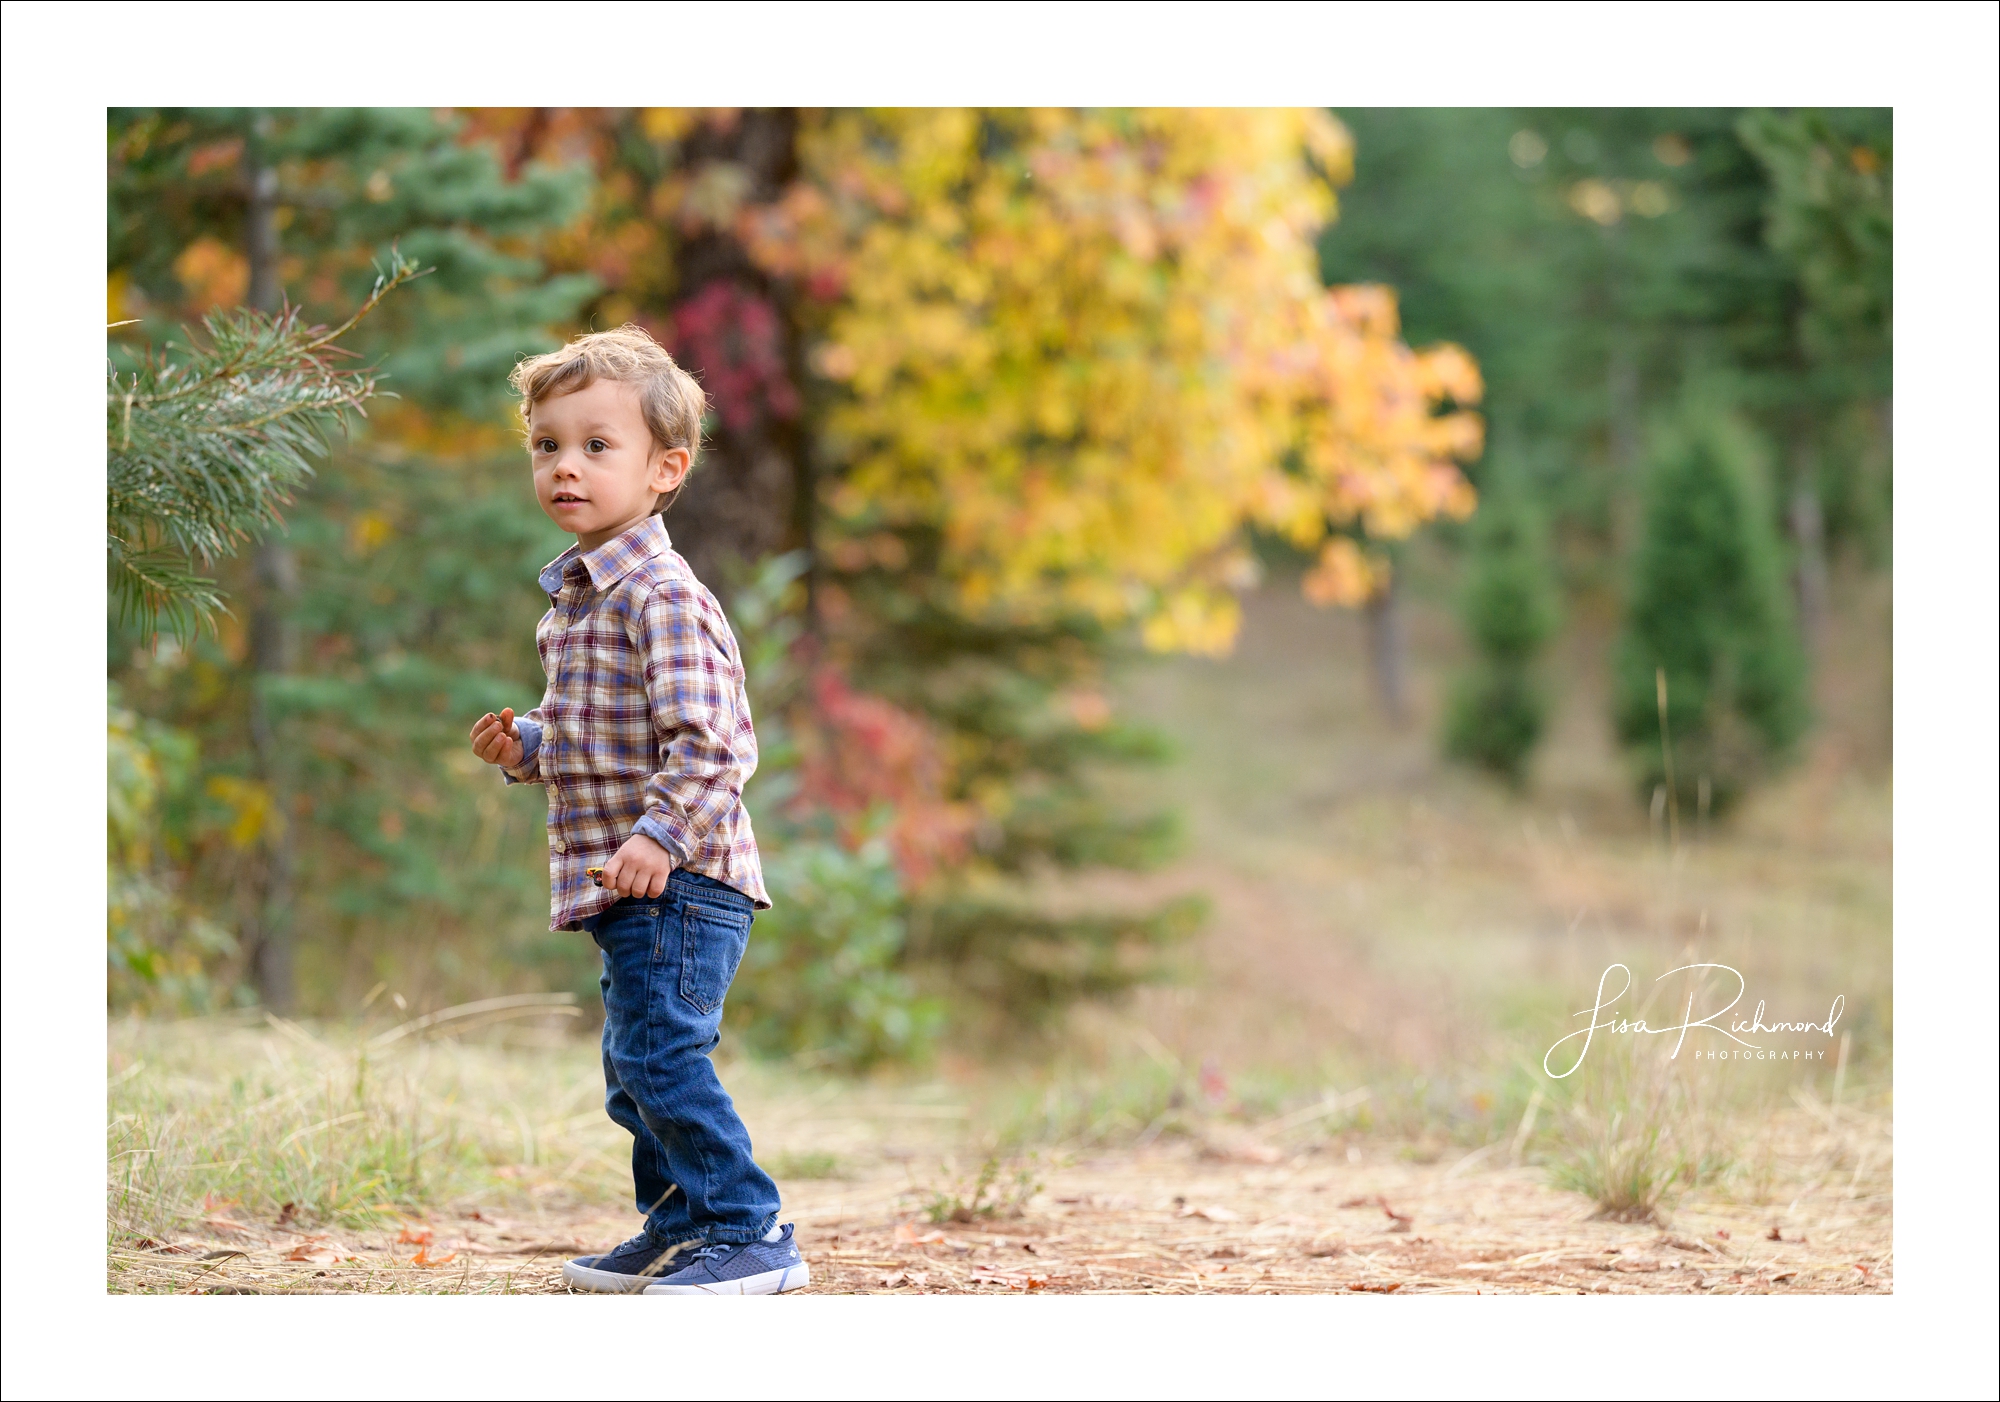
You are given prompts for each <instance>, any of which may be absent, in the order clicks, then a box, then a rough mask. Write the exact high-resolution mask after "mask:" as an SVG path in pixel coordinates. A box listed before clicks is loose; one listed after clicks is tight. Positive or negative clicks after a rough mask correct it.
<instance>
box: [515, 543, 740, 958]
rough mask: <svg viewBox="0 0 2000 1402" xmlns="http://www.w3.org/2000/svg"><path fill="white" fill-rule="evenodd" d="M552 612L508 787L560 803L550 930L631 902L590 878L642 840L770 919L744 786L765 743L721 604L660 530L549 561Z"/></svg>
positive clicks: (554, 816)
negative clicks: (539, 683) (525, 787)
mask: <svg viewBox="0 0 2000 1402" xmlns="http://www.w3.org/2000/svg"><path fill="white" fill-rule="evenodd" d="M541 585H542V590H543V592H544V593H546V594H547V595H548V596H549V603H550V605H551V606H552V607H551V608H550V609H549V611H548V612H547V613H545V614H543V615H542V621H541V623H540V625H539V626H538V627H537V628H536V629H535V646H536V648H537V649H538V650H539V651H540V653H541V655H542V670H543V671H544V672H545V673H547V674H548V679H549V683H548V690H547V691H545V692H544V693H543V695H542V704H541V705H539V706H537V707H535V709H534V710H532V711H529V712H528V713H527V714H526V715H525V716H522V717H520V718H519V719H518V720H517V721H516V722H515V727H516V729H517V730H518V731H519V733H520V737H521V750H522V754H521V762H520V763H519V764H518V765H515V766H514V767H513V768H511V769H507V770H505V771H503V772H504V773H505V775H506V778H507V781H508V782H509V783H526V784H537V783H538V784H542V785H544V786H545V787H546V788H547V789H548V794H549V928H550V929H555V930H561V929H571V928H574V927H575V926H576V923H577V922H578V921H580V920H582V919H584V918H585V917H586V916H590V915H595V914H596V913H597V912H598V911H600V910H603V909H604V908H605V907H607V906H609V905H610V904H612V902H614V901H616V900H617V899H618V894H617V893H616V892H615V891H610V890H600V889H599V888H598V887H597V886H596V885H595V884H594V883H593V882H592V881H591V879H590V877H589V876H587V875H586V874H585V868H586V867H594V866H603V865H604V864H605V862H606V861H607V860H609V859H610V857H611V855H612V854H613V853H614V852H616V851H617V850H618V848H619V847H620V846H621V845H622V844H623V843H624V842H625V840H626V839H627V838H629V837H631V836H632V835H633V834H634V833H643V834H645V835H646V836H647V837H650V838H652V839H653V841H655V842H657V843H659V844H660V846H662V847H664V848H666V849H667V852H668V854H669V855H670V856H671V857H672V858H673V860H674V865H675V866H676V867H678V868H680V869H682V870H686V871H691V872H697V873H699V874H700V875H703V876H710V877H714V878H715V879H716V880H717V881H720V882H722V883H724V884H725V885H728V886H733V887H735V888H736V889H737V890H739V891H741V892H742V893H743V894H744V895H746V896H748V897H750V899H751V900H753V901H755V902H756V903H757V906H758V908H759V909H768V908H769V907H770V904H771V901H770V898H769V897H768V896H766V895H765V893H764V875H763V866H762V863H761V862H760V861H759V860H758V857H757V838H756V835H755V834H754V833H753V832H752V831H751V829H750V815H749V814H748V813H746V812H745V811H744V809H743V785H744V783H745V781H747V780H748V779H749V777H750V776H751V774H752V773H754V772H755V771H756V768H757V733H756V731H754V730H753V729H752V728H751V725H750V702H749V699H748V698H747V697H746V696H745V695H744V691H743V663H742V660H741V658H740V657H739V655H738V653H737V648H736V638H735V635H734V634H732V633H731V632H730V631H729V620H728V619H727V618H725V617H724V616H723V613H722V606H721V605H720V604H718V603H716V601H715V596H714V595H713V594H711V593H709V592H708V590H707V588H705V587H704V586H703V585H702V583H701V581H700V580H698V579H696V578H695V577H694V571H692V570H690V569H689V568H688V564H687V561H686V560H683V559H682V558H681V557H680V556H679V555H678V554H676V553H675V552H674V549H673V545H672V542H671V541H670V540H669V539H668V537H667V527H666V523H665V522H664V521H662V520H661V519H660V518H659V517H658V516H649V517H647V518H646V520H645V521H644V522H643V523H641V524H639V525H637V526H634V527H633V528H632V529H631V530H629V531H626V532H625V533H624V534H623V535H620V536H618V537H616V538H615V539H612V540H608V541H606V542H605V543H604V544H603V545H600V546H598V547H597V549H595V550H592V551H589V552H588V553H584V552H580V551H579V550H578V549H577V547H575V546H571V547H570V548H569V549H568V550H565V551H564V552H563V553H562V554H560V555H558V556H557V557H556V558H555V559H554V560H552V561H550V562H549V563H548V564H547V565H546V566H544V567H543V569H542V573H541Z"/></svg>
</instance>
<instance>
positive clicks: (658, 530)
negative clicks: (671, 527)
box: [540, 515, 673, 596]
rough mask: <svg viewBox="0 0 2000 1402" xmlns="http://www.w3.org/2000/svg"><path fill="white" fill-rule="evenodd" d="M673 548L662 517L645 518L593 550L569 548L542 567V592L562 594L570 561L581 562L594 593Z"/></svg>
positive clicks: (606, 587) (608, 586)
mask: <svg viewBox="0 0 2000 1402" xmlns="http://www.w3.org/2000/svg"><path fill="white" fill-rule="evenodd" d="M672 546H673V541H672V539H671V538H669V536H668V535H667V523H666V520H665V518H663V517H660V516H657V515H654V516H648V517H647V518H646V519H645V520H643V521H641V522H640V523H639V524H638V525H636V526H634V527H632V529H630V530H629V531H626V532H624V533H623V534H622V535H616V536H613V537H612V538H611V539H610V540H607V541H605V542H604V544H602V545H600V546H598V547H597V548H596V549H595V550H591V551H580V550H578V549H577V547H576V546H574V545H572V546H571V547H570V548H569V549H567V550H565V551H563V553H562V554H560V555H558V556H556V557H555V559H553V560H551V561H549V562H548V563H547V564H546V565H544V566H542V573H541V580H540V582H541V586H542V592H543V593H545V594H548V595H551V596H554V595H556V594H560V593H561V592H562V582H563V576H564V575H565V574H566V573H568V571H569V567H570V565H571V563H572V562H581V563H582V565H583V569H584V573H585V574H587V575H588V576H589V577H590V587H591V588H592V589H594V590H601V589H608V588H610V587H611V586H612V585H613V584H616V583H617V582H618V581H619V580H621V579H623V578H624V577H625V576H626V575H628V574H630V573H632V571H633V570H635V569H637V568H639V566H640V565H643V564H644V563H646V561H648V560H650V559H652V558H653V557H654V556H655V555H664V554H665V553H666V552H667V551H668V550H669V549H671V548H672Z"/></svg>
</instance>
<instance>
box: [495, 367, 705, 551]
mask: <svg viewBox="0 0 2000 1402" xmlns="http://www.w3.org/2000/svg"><path fill="white" fill-rule="evenodd" d="M528 458H529V461H530V462H531V463H533V465H534V469H535V498H536V500H538V501H540V502H541V504H542V510H543V511H545V512H547V513H548V516H549V519H550V520H551V521H554V522H555V523H556V524H557V525H558V526H561V527H562V528H563V529H564V530H566V531H568V532H570V533H571V534H572V535H574V536H575V537H576V540H577V544H578V545H579V546H581V547H582V548H583V549H585V550H594V549H596V548H597V547H598V546H600V545H602V544H603V543H604V542H605V541H607V540H610V539H612V538H613V537H614V536H617V535H619V534H620V533H622V532H624V531H627V530H630V529H631V528H632V527H633V526H636V525H637V524H639V522H641V521H643V520H645V519H646V517H648V516H649V515H651V514H652V511H653V507H654V505H655V503H656V501H657V499H658V497H659V496H660V495H661V494H663V493H666V492H671V491H673V490H674V488H676V487H678V486H680V484H681V479H682V478H684V477H686V476H687V470H688V459H689V453H688V450H687V449H685V448H662V447H660V446H659V445H658V444H657V443H655V442H654V441H653V435H652V432H651V431H650V430H649V429H648V428H647V427H646V416H645V413H644V411H643V410H642V409H641V408H640V405H639V389H638V386H636V385H629V384H626V383H624V382H623V381H621V380H593V381H591V382H590V383H589V384H587V385H585V386H584V387H583V388H582V389H579V390H575V391H573V392H571V393H569V394H564V395H559V396H556V397H555V398H552V399H545V400H543V401H542V402H541V403H539V404H537V405H535V406H534V408H533V409H532V410H531V411H530V413H529V416H528Z"/></svg>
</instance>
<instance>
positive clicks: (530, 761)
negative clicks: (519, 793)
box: [500, 718, 542, 784]
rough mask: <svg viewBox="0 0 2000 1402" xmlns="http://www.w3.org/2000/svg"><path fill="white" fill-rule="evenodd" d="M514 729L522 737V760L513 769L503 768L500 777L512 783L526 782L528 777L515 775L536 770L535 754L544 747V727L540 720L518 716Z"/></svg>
mask: <svg viewBox="0 0 2000 1402" xmlns="http://www.w3.org/2000/svg"><path fill="white" fill-rule="evenodd" d="M514 731H515V733H516V734H518V735H519V736H520V737H521V762H520V763H519V764H517V765H515V766H514V768H513V769H512V770H506V769H503V770H501V771H500V777H501V778H502V779H504V780H505V781H506V782H508V783H510V784H525V783H526V782H528V781H527V780H526V779H521V778H516V777H515V775H516V774H517V773H518V774H532V773H534V772H535V756H536V755H538V754H540V753H541V749H542V727H541V724H540V722H538V721H532V720H521V719H518V718H517V719H516V720H515V721H514Z"/></svg>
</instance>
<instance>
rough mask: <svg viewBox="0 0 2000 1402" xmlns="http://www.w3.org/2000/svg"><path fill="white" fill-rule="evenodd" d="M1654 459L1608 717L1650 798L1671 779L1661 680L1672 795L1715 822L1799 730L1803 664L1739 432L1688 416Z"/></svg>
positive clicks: (1751, 452)
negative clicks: (1662, 686) (1662, 691)
mask: <svg viewBox="0 0 2000 1402" xmlns="http://www.w3.org/2000/svg"><path fill="white" fill-rule="evenodd" d="M1652 458H1653V461H1652V470H1651V476H1650V480H1649V481H1648V483H1647V492H1646V514H1645V529H1644V537H1643V539H1642V541H1641V542H1640V546H1639V552H1638V557H1637V560H1636V565H1635V569H1634V573H1633V578H1632V585H1631V592H1630V596H1629V598H1628V599H1627V602H1626V615H1625V629H1624V633H1623V636H1622V637H1621V638H1620V639H1619V643H1618V647H1617V652H1616V656H1615V660H1614V669H1615V670H1614V678H1613V686H1614V693H1613V706H1614V712H1613V720H1614V723H1615V725H1616V728H1617V732H1618V738H1619V740H1620V741H1621V742H1622V743H1623V744H1624V745H1625V747H1626V748H1627V750H1628V752H1629V753H1630V755H1631V757H1632V760H1633V763H1634V767H1635V771H1636V774H1637V778H1638V781H1639V791H1640V796H1641V798H1642V800H1644V801H1651V799H1652V797H1653V795H1654V794H1655V793H1657V792H1660V791H1661V789H1662V787H1663V786H1664V785H1665V783H1666V776H1667V774H1668V772H1669V762H1668V755H1667V753H1666V750H1665V749H1664V747H1663V744H1662V737H1661V729H1662V722H1661V711H1662V706H1661V703H1660V696H1659V680H1658V679H1659V677H1660V676H1661V675H1664V678H1665V683H1666V704H1665V707H1664V709H1665V712H1666V730H1667V732H1668V738H1669V740H1670V743H1671V750H1672V753H1671V772H1672V773H1673V775H1674V788H1675V790H1676V793H1675V795H1674V797H1675V798H1677V800H1678V802H1679V803H1680V805H1681V806H1682V807H1684V808H1687V809H1689V810H1690V811H1693V810H1694V809H1695V808H1696V806H1697V805H1698V804H1702V803H1704V802H1705V803H1706V804H1707V805H1708V806H1709V807H1710V808H1711V809H1713V810H1714V811H1718V812H1719V811H1721V810H1722V809H1723V808H1725V807H1727V806H1728V805H1729V804H1730V802H1732V801H1733V800H1734V799H1735V798H1737V797H1739V796H1740V795H1741V794H1742V792H1743V791H1744V789H1745V788H1746V787H1747V786H1748V785H1749V784H1751V783H1753V782H1754V781H1755V780H1756V779H1757V778H1758V777H1759V776H1760V775H1761V774H1763V773H1764V772H1766V771H1767V770H1768V768H1769V767H1770V766H1771V765H1772V764H1774V763H1776V762H1777V761H1779V760H1781V759H1783V757H1784V756H1785V755H1786V753H1787V752H1788V751H1789V750H1790V749H1791V747H1792V746H1793V744H1795V743H1796V741H1797V740H1798V738H1799V737H1800V735H1802V734H1803V733H1804V731H1805V729H1806V725H1807V722H1808V713H1807V705H1806V672H1805V660H1804V655H1803V651H1802V649H1801V646H1800V643H1799V639H1798V636H1797V634H1796V632H1795V630H1794V627H1793V623H1792V613H1791V605H1790V600H1789V599H1788V597H1787V595H1786V593H1785V588H1784V583H1783V574H1782V570H1781V564H1780V559H1779V548H1778V542H1777V539H1776V535H1775V532H1774V531H1773V529H1772V526H1771V522H1770V516H1769V513H1768V512H1767V511H1766V509H1765V504H1764V502H1763V500H1762V494H1761V491H1760V485H1761V474H1762V460H1761V453H1760V450H1759V447H1758V444H1757V443H1756V441H1755V440H1754V439H1753V438H1752V437H1751V436H1750V434H1749V432H1748V430H1747V429H1745V428H1744V427H1743V426H1742V425H1741V424H1740V423H1738V422H1736V421H1735V420H1733V419H1731V418H1729V417H1727V416H1723V415H1717V414H1707V413H1690V414H1686V415H1684V416H1683V418H1682V420H1681V421H1680V422H1679V423H1675V424H1670V425H1667V426H1665V427H1664V428H1663V430H1662V431H1661V432H1660V434H1659V435H1658V437H1657V440H1656V442H1655V445H1654V451H1653V455H1652Z"/></svg>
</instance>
